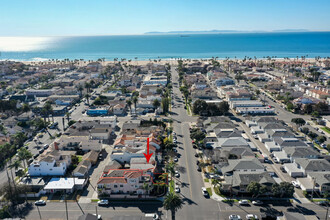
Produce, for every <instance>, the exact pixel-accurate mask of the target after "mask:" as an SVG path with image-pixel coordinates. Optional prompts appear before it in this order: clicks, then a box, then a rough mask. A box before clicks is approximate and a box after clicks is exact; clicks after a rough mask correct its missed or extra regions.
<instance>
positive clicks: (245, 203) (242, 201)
mask: <svg viewBox="0 0 330 220" xmlns="http://www.w3.org/2000/svg"><path fill="white" fill-rule="evenodd" d="M238 204H239V205H248V204H249V201H248V200H245V199H243V200H239V202H238Z"/></svg>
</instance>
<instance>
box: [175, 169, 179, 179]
mask: <svg viewBox="0 0 330 220" xmlns="http://www.w3.org/2000/svg"><path fill="white" fill-rule="evenodd" d="M174 176H175V177H177V178H178V177H180V173H179V171H177V170H176V171H175V174H174Z"/></svg>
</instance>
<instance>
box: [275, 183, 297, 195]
mask: <svg viewBox="0 0 330 220" xmlns="http://www.w3.org/2000/svg"><path fill="white" fill-rule="evenodd" d="M272 192H273V194H274V196H277V197H281V198H283V197H286V198H292V197H293V194H294V186H293V185H292V184H291V183H289V182H281V183H280V184H278V183H274V184H273V186H272Z"/></svg>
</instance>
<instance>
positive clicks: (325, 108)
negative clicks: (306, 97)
mask: <svg viewBox="0 0 330 220" xmlns="http://www.w3.org/2000/svg"><path fill="white" fill-rule="evenodd" d="M315 109H316V110H317V111H319V112H321V113H322V112H327V111H328V109H329V105H328V104H327V103H325V102H319V103H317V104H316V105H315Z"/></svg>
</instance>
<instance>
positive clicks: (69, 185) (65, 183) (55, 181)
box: [44, 178, 87, 193]
mask: <svg viewBox="0 0 330 220" xmlns="http://www.w3.org/2000/svg"><path fill="white" fill-rule="evenodd" d="M86 182H87V179H78V178H52V179H51V180H50V181H49V182H48V183H47V185H46V186H45V187H44V190H45V191H46V192H47V193H55V192H63V191H65V192H66V193H73V192H74V190H75V189H83V188H84V186H85V185H86Z"/></svg>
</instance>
